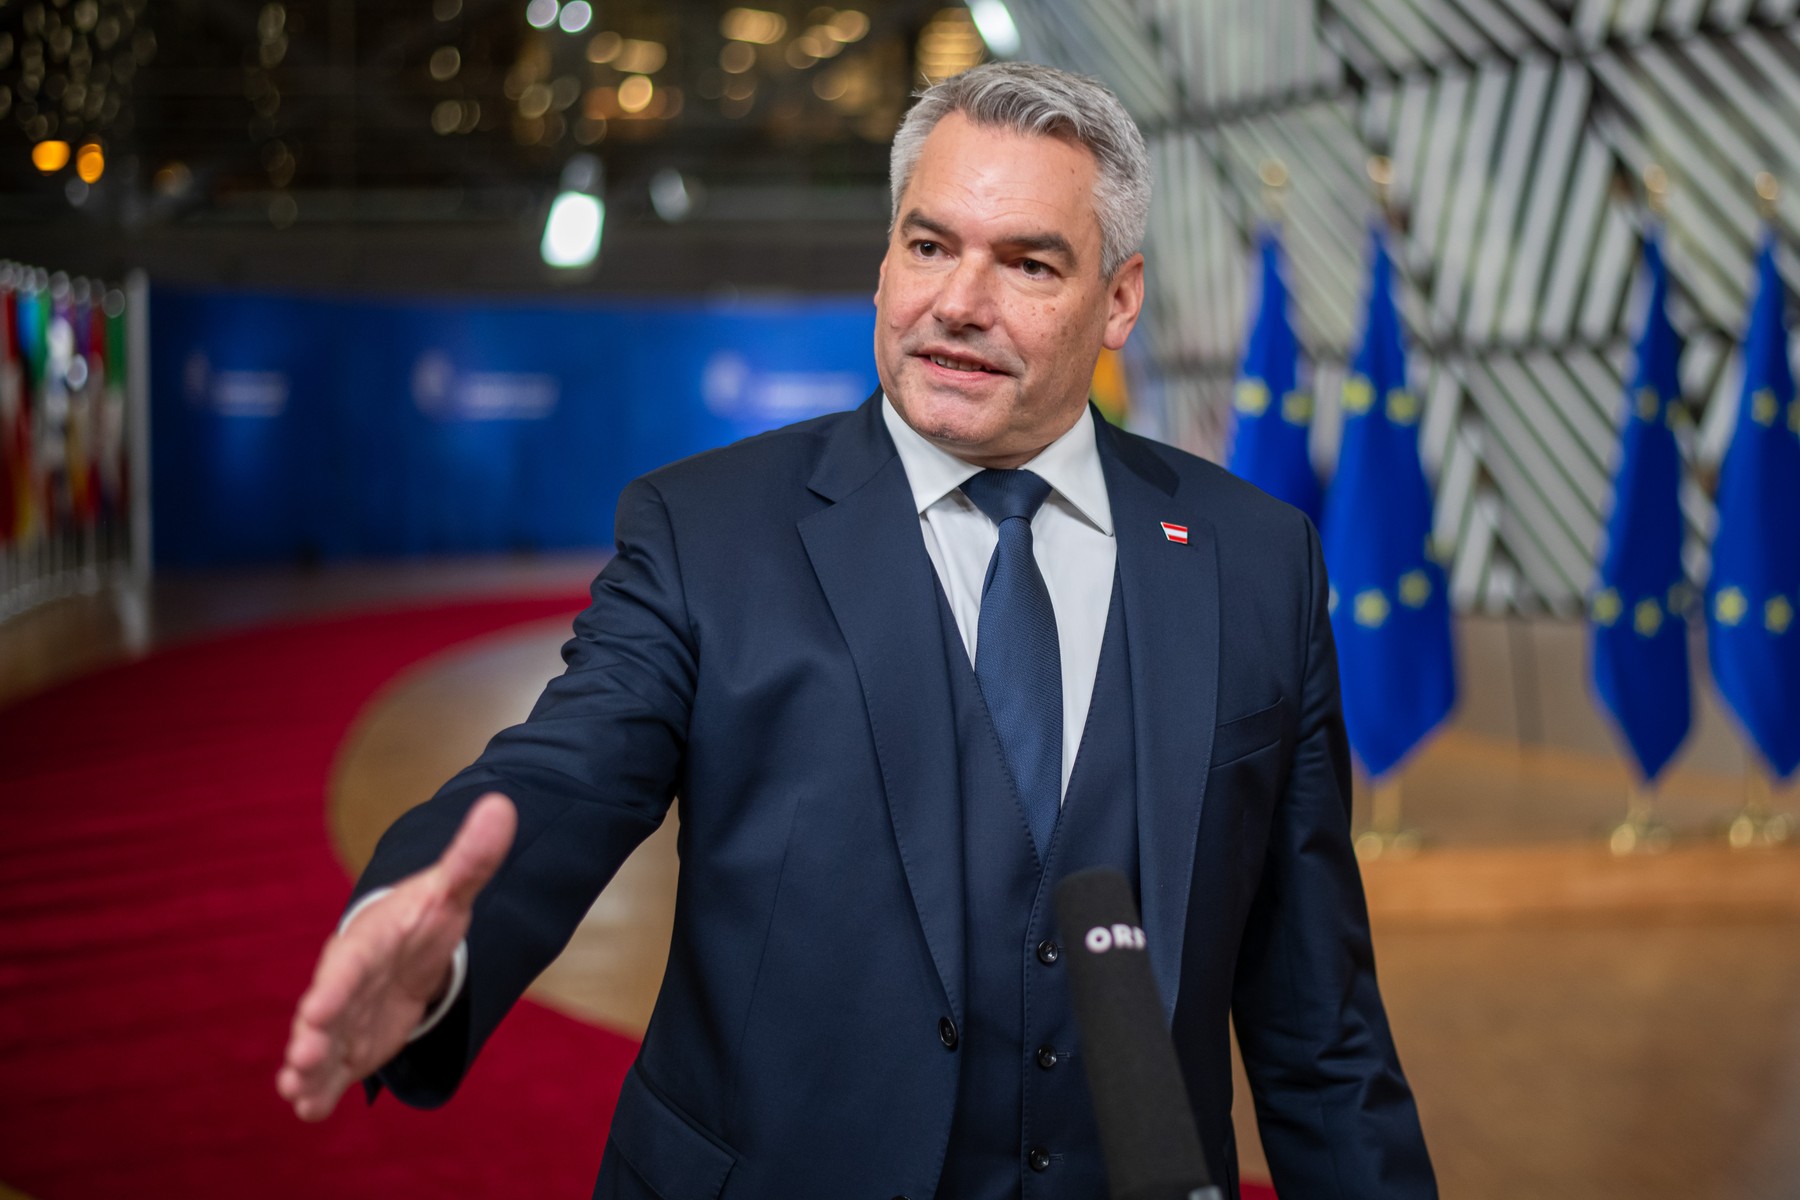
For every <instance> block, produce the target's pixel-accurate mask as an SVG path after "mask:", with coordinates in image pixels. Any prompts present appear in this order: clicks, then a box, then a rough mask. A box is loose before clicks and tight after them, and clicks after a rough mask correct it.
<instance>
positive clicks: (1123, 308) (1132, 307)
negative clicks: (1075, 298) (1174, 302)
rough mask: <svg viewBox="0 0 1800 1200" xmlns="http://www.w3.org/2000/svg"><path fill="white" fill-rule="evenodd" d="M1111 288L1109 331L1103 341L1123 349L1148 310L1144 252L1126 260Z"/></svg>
mask: <svg viewBox="0 0 1800 1200" xmlns="http://www.w3.org/2000/svg"><path fill="white" fill-rule="evenodd" d="M1108 287H1109V288H1110V289H1111V292H1110V295H1109V296H1108V297H1107V299H1108V302H1109V303H1108V309H1107V313H1106V335H1105V336H1104V337H1103V338H1101V344H1102V345H1104V346H1105V347H1106V348H1107V349H1108V350H1119V349H1123V348H1124V345H1125V339H1126V338H1129V337H1130V336H1131V330H1132V328H1133V327H1134V326H1136V325H1137V319H1138V314H1139V313H1141V312H1143V310H1144V256H1143V255H1142V254H1134V255H1132V256H1131V257H1130V258H1128V259H1126V260H1125V264H1124V265H1123V266H1121V267H1120V268H1119V269H1118V271H1117V272H1115V273H1114V275H1113V277H1112V282H1111V283H1110V284H1108Z"/></svg>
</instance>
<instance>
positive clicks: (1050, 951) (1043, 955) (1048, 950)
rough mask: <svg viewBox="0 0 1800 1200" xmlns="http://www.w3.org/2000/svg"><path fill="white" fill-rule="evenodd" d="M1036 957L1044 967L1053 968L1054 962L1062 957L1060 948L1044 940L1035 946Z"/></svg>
mask: <svg viewBox="0 0 1800 1200" xmlns="http://www.w3.org/2000/svg"><path fill="white" fill-rule="evenodd" d="M1037 956H1038V961H1039V962H1041V963H1043V964H1044V965H1045V966H1046V967H1050V966H1055V965H1056V960H1057V959H1059V958H1061V957H1062V947H1061V946H1059V945H1057V944H1056V943H1055V942H1053V941H1051V940H1050V939H1049V938H1045V939H1044V940H1043V941H1041V942H1039V943H1038V944H1037Z"/></svg>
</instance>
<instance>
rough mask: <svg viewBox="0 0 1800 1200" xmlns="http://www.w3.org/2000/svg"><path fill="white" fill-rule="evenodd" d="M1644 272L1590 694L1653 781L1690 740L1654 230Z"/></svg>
mask: <svg viewBox="0 0 1800 1200" xmlns="http://www.w3.org/2000/svg"><path fill="white" fill-rule="evenodd" d="M1644 265H1645V267H1646V268H1647V270H1648V272H1649V276H1650V304H1649V308H1648V310H1647V311H1646V312H1645V315H1644V328H1643V332H1642V333H1640V334H1639V335H1638V340H1637V367H1636V372H1635V374H1633V375H1632V378H1631V386H1630V388H1629V390H1628V392H1627V394H1626V404H1625V423H1624V428H1623V429H1622V430H1621V431H1620V435H1619V465H1618V470H1617V472H1616V474H1615V475H1614V476H1613V495H1612V513H1611V515H1610V516H1609V517H1608V518H1607V522H1606V550H1605V554H1604V555H1603V556H1602V557H1601V560H1600V579H1599V581H1598V583H1597V584H1596V586H1595V590H1594V594H1593V597H1592V599H1591V600H1590V601H1589V615H1590V617H1591V618H1592V632H1593V656H1592V662H1593V670H1594V690H1595V691H1596V692H1598V693H1599V696H1600V701H1601V703H1602V704H1604V705H1605V706H1606V709H1607V711H1608V712H1609V713H1611V714H1612V718H1613V720H1614V722H1616V723H1617V725H1618V727H1619V732H1620V733H1621V734H1623V735H1624V738H1625V743H1626V745H1627V746H1629V747H1630V749H1631V755H1632V757H1633V758H1634V759H1635V760H1636V761H1637V766H1638V770H1639V771H1640V772H1641V773H1642V775H1643V778H1644V780H1645V782H1650V781H1653V780H1655V778H1656V777H1657V775H1658V774H1659V773H1661V771H1662V769H1663V768H1664V767H1665V766H1667V765H1668V763H1669V760H1670V759H1671V758H1673V757H1674V756H1675V751H1676V749H1677V748H1679V747H1680V745H1681V743H1682V741H1683V739H1685V738H1686V737H1687V732H1688V721H1689V696H1688V620H1687V610H1688V601H1687V597H1688V592H1689V585H1688V582H1687V577H1686V575H1685V574H1684V573H1683V571H1682V567H1681V535H1682V524H1681V506H1680V503H1679V497H1678V490H1679V488H1680V485H1681V455H1680V452H1679V451H1678V450H1677V449H1676V446H1675V431H1674V428H1673V426H1674V425H1675V424H1676V423H1677V422H1678V421H1680V420H1682V419H1683V415H1684V414H1683V410H1682V407H1681V380H1680V377H1679V376H1678V375H1677V373H1676V365H1677V363H1678V361H1679V360H1680V357H1681V342H1680V340H1679V339H1678V338H1677V336H1676V334H1675V327H1674V326H1673V325H1671V324H1670V323H1669V314H1668V296H1669V272H1668V268H1667V267H1666V266H1664V264H1663V257H1662V246H1661V244H1660V243H1659V242H1658V240H1657V234H1656V233H1655V232H1654V231H1652V233H1651V234H1650V236H1649V237H1648V238H1646V239H1645V241H1644Z"/></svg>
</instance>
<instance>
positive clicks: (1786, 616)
mask: <svg viewBox="0 0 1800 1200" xmlns="http://www.w3.org/2000/svg"><path fill="white" fill-rule="evenodd" d="M1793 623H1794V606H1793V604H1791V603H1790V602H1789V601H1788V598H1787V597H1786V596H1774V597H1771V598H1770V600H1769V602H1768V603H1767V604H1765V605H1763V627H1764V628H1765V629H1767V630H1768V631H1769V632H1770V633H1786V632H1787V630H1788V626H1789V625H1792V624H1793Z"/></svg>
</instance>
